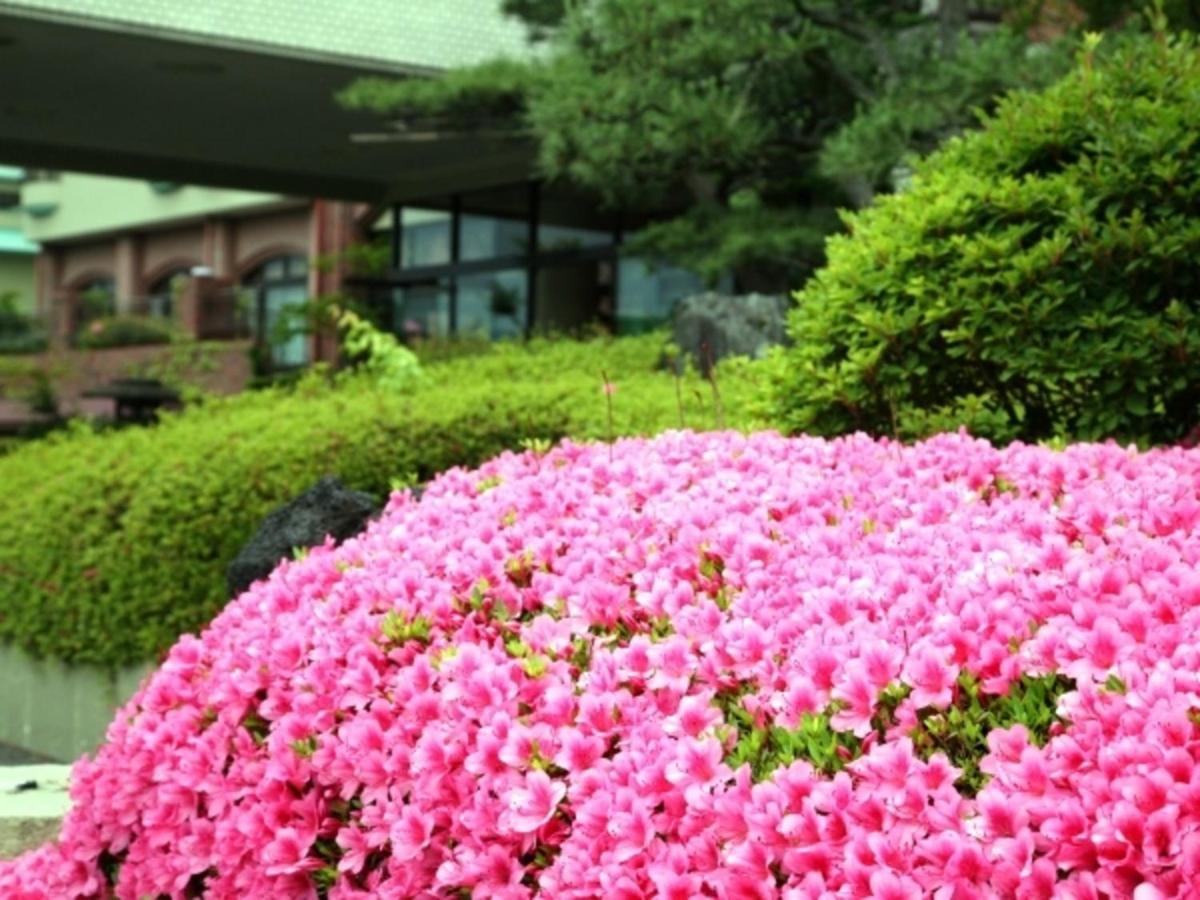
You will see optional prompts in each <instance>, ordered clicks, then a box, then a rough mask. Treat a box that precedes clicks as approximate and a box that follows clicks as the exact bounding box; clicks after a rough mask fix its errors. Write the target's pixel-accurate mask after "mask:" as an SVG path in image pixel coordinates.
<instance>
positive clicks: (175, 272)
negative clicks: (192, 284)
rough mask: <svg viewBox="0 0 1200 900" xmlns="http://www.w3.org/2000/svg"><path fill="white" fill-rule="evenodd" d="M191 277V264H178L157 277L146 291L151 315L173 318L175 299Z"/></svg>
mask: <svg viewBox="0 0 1200 900" xmlns="http://www.w3.org/2000/svg"><path fill="white" fill-rule="evenodd" d="M191 277H192V270H191V267H190V266H177V267H175V268H173V269H170V270H168V271H167V272H165V273H164V274H163V275H161V276H159V277H158V278H157V279H155V280H154V282H153V283H151V285H150V289H149V290H148V291H147V292H146V294H147V296H146V301H147V306H148V307H149V309H148V312H149V313H150V315H152V316H157V317H159V318H162V319H169V318H171V316H173V315H174V314H175V299H176V298H177V297H178V296H179V293H180V291H182V290H183V288H184V285H185V284H186V283H187V280H188V279H189V278H191Z"/></svg>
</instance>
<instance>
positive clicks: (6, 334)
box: [0, 291, 49, 353]
mask: <svg viewBox="0 0 1200 900" xmlns="http://www.w3.org/2000/svg"><path fill="white" fill-rule="evenodd" d="M48 343H49V342H48V339H47V336H46V329H45V328H44V327H43V326H42V324H41V323H40V322H38V321H36V320H35V319H34V318H33V317H32V316H30V315H29V314H27V313H26V312H25V311H24V310H22V309H21V308H20V307H19V306H18V305H17V295H16V294H14V293H13V292H12V291H7V292H5V293H3V294H0V353H40V352H41V351H43V350H45V349H46V347H47V345H48Z"/></svg>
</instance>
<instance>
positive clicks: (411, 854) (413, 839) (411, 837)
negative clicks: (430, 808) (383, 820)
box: [389, 805, 433, 862]
mask: <svg viewBox="0 0 1200 900" xmlns="http://www.w3.org/2000/svg"><path fill="white" fill-rule="evenodd" d="M432 835H433V821H432V819H431V818H430V816H429V814H428V813H426V812H424V811H422V810H420V809H417V808H416V807H415V806H409V805H406V806H405V807H404V808H403V809H402V810H401V811H400V815H399V816H397V817H396V821H395V822H394V823H393V824H392V828H391V831H390V832H389V837H390V838H391V841H392V856H393V858H394V859H397V860H399V861H400V862H405V861H407V860H410V859H416V858H417V857H418V856H420V855H421V852H422V851H423V850H424V849H425V848H426V847H427V846H429V839H430V837H431V836H432Z"/></svg>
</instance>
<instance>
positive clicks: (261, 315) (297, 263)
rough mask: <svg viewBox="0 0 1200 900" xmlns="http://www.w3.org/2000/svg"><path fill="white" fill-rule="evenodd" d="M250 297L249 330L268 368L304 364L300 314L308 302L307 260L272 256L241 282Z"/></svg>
mask: <svg viewBox="0 0 1200 900" xmlns="http://www.w3.org/2000/svg"><path fill="white" fill-rule="evenodd" d="M242 287H243V288H245V289H247V290H248V291H249V293H250V297H251V300H252V302H251V310H252V311H251V316H250V327H251V329H252V330H253V332H254V335H255V337H256V338H257V339H258V340H259V341H260V342H261V343H262V344H263V345H264V346H266V347H268V348H269V349H270V354H271V357H270V358H271V365H272V366H273V367H275V368H280V369H287V368H294V367H296V366H302V365H305V364H306V363H307V362H308V355H309V354H308V334H307V331H306V330H305V329H304V327H303V325H304V323H303V321H302V319H301V316H300V313H301V310H302V308H303V306H304V304H305V303H306V302H307V300H308V260H307V259H305V258H304V257H303V256H300V255H297V254H291V255H280V256H274V257H271V258H270V259H268V260H266V261H265V262H263V263H262V264H261V265H259V266H258V268H256V269H254V271H252V272H250V273H249V274H248V275H246V276H245V277H243V278H242Z"/></svg>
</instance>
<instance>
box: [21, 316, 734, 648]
mask: <svg viewBox="0 0 1200 900" xmlns="http://www.w3.org/2000/svg"><path fill="white" fill-rule="evenodd" d="M661 346H662V337H661V335H652V336H648V337H645V338H636V339H622V340H618V341H599V342H591V343H586V344H576V343H571V342H555V343H552V342H545V341H542V342H534V343H532V344H530V345H528V346H501V347H497V348H494V349H493V350H491V351H489V352H485V353H482V354H480V355H476V356H473V357H468V358H462V359H457V360H454V361H451V362H447V363H444V364H441V365H434V366H430V367H429V368H428V369H427V370H426V375H427V377H426V381H425V383H424V384H423V386H422V387H421V388H420V389H418V390H417V391H416V392H414V393H411V394H408V395H396V394H386V393H383V392H381V391H380V390H378V389H377V388H375V387H373V386H372V385H371V384H369V383H366V382H363V381H361V380H359V381H350V382H347V383H342V384H339V385H337V386H329V385H327V384H325V383H323V382H320V381H317V380H311V379H310V380H308V381H306V382H304V383H302V384H301V385H300V386H298V387H297V388H295V389H294V390H283V389H275V390H267V391H261V392H252V393H247V394H242V395H240V396H237V397H233V398H227V399H222V400H217V401H212V402H209V403H206V404H205V405H203V406H201V407H196V408H192V409H189V410H187V411H185V412H182V413H179V414H176V415H168V416H167V417H166V419H165V420H164V421H163V422H162V423H161V424H159V425H158V426H155V427H152V428H145V429H126V430H122V431H118V432H105V433H92V432H89V431H84V430H82V429H76V430H74V431H72V432H69V433H67V434H66V435H64V436H61V437H54V438H50V439H47V440H43V441H38V442H34V443H31V444H29V445H27V446H25V447H23V448H21V449H19V450H17V451H15V452H13V453H10V454H8V455H7V456H4V457H3V458H0V484H3V485H4V490H3V492H0V528H2V530H3V534H4V541H2V542H0V640H5V641H9V642H15V643H18V644H20V645H21V646H23V647H25V648H26V649H28V650H30V651H32V652H33V653H35V654H38V655H44V656H53V657H57V658H60V659H64V660H68V661H77V662H89V663H99V664H104V665H118V664H125V663H132V662H136V661H140V660H145V659H149V658H152V657H153V656H154V655H155V654H157V653H159V652H160V651H162V650H163V649H165V648H166V647H168V646H169V645H170V644H171V643H173V642H174V640H175V638H176V637H177V636H178V635H179V634H180V633H182V632H184V631H189V630H194V629H197V628H199V627H201V626H202V625H203V624H204V623H205V622H206V621H207V620H208V619H209V618H210V617H211V616H212V614H213V613H214V612H215V611H216V610H217V609H219V608H220V607H221V606H222V605H223V604H224V602H225V600H226V599H227V598H226V596H225V593H224V584H225V569H226V566H227V565H228V563H229V561H230V560H231V559H232V558H233V557H234V556H235V555H236V554H237V552H238V550H239V549H240V548H241V547H242V545H243V544H244V543H245V541H246V540H247V539H248V538H249V537H250V535H251V534H253V532H254V531H255V529H256V528H257V526H258V524H259V522H260V521H261V520H262V518H263V517H264V516H265V515H266V514H267V513H268V512H269V511H270V510H271V509H272V508H274V507H275V506H277V505H278V504H280V503H281V502H283V501H285V500H287V499H288V498H290V497H291V496H293V495H295V494H296V493H298V492H300V491H302V490H304V489H305V488H306V487H308V486H309V485H310V484H311V483H312V482H314V481H315V480H316V479H317V478H319V477H320V476H321V475H323V474H327V473H334V474H337V475H339V476H341V478H342V479H343V480H344V481H345V482H346V483H347V484H349V485H351V486H352V487H355V488H359V489H362V490H366V491H369V492H371V493H373V494H375V495H377V496H380V497H382V496H383V495H385V494H386V493H387V491H388V487H389V484H390V482H391V481H392V479H393V478H395V477H402V478H404V477H415V478H417V479H420V480H424V479H427V478H430V477H432V476H433V475H434V474H436V473H437V472H440V471H442V470H444V469H447V468H449V467H452V466H455V465H475V464H477V463H479V462H481V461H483V460H485V459H487V458H488V457H490V456H493V455H494V454H496V453H498V452H500V451H501V450H503V449H505V448H518V447H519V446H520V445H521V443H522V441H524V440H526V439H543V440H556V439H558V438H560V437H562V436H564V435H568V434H570V435H576V436H579V437H584V438H586V437H603V436H605V435H606V434H607V433H608V429H609V425H608V413H607V404H606V397H605V394H604V393H603V391H602V390H601V381H602V375H601V372H602V371H606V372H608V374H609V376H610V378H611V380H612V381H613V382H615V383H616V386H617V387H616V392H615V393H614V394H613V395H612V400H613V422H614V425H613V427H614V429H615V431H616V432H617V433H647V432H653V431H657V430H660V429H662V428H666V427H672V426H675V425H677V424H678V421H679V408H678V404H677V402H676V383H675V380H674V379H673V378H671V377H669V376H668V375H666V374H663V373H662V372H661V371H658V370H657V369H656V364H657V361H658V358H659V355H660V350H661ZM753 377H754V370H753V369H752V368H751V367H750V366H749V365H747V364H734V365H730V366H726V367H724V369H723V370H722V375H721V380H720V381H719V387H720V391H721V396H722V399H723V405H724V407H725V416H726V418H727V420H728V424H729V425H730V426H731V427H732V426H735V425H740V426H745V425H747V424H749V413H748V412H747V402H748V399H749V398H750V397H751V396H753V395H754V394H755V393H756V391H757V388H756V386H755V385H754V383H753ZM682 395H683V402H684V406H685V409H684V418H685V421H686V424H688V425H689V426H690V427H696V428H703V427H712V425H713V424H715V422H716V414H715V412H714V408H713V406H714V403H713V399H712V394H711V389H710V387H709V386H708V385H707V384H705V383H703V382H701V381H699V380H698V379H697V378H696V377H695V376H689V377H688V378H687V379H686V380H685V381H684V384H683V389H682Z"/></svg>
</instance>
